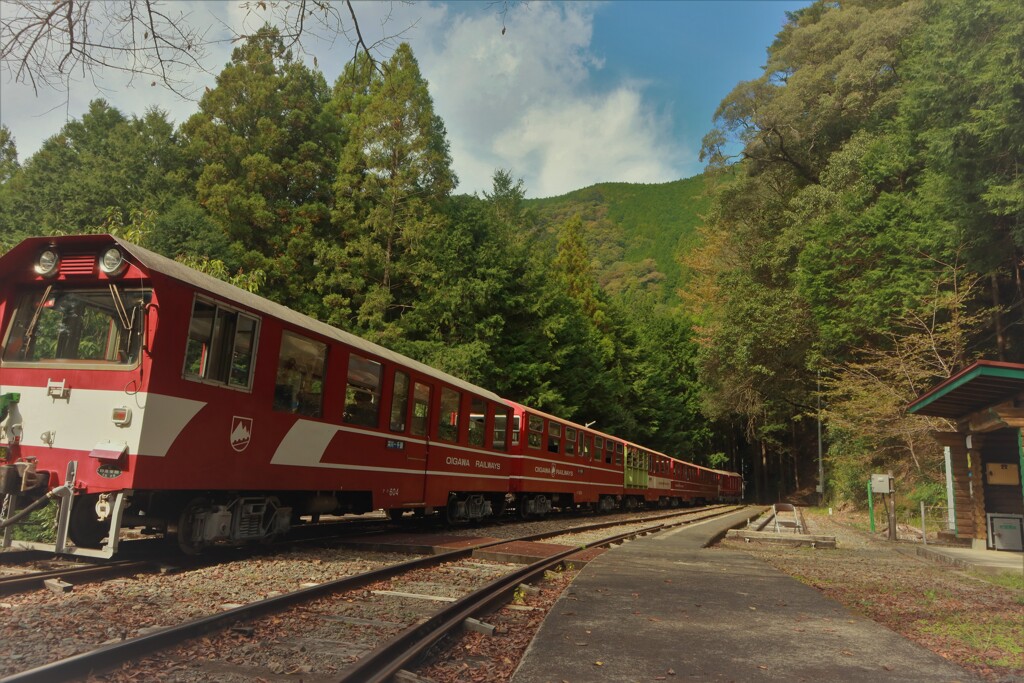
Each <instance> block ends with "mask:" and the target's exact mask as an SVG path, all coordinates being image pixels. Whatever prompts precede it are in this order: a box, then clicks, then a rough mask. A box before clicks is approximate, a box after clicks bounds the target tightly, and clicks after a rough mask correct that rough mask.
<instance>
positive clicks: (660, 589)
mask: <svg viewBox="0 0 1024 683" xmlns="http://www.w3.org/2000/svg"><path fill="white" fill-rule="evenodd" d="M751 510H752V508H751ZM749 515H750V512H747V511H740V512H737V513H735V514H733V515H729V516H727V517H725V518H723V519H722V520H708V521H706V522H701V523H697V524H694V525H691V526H687V527H683V528H680V529H678V530H672V531H666V532H662V533H658V534H653V535H651V536H648V537H645V538H641V539H638V540H634V541H631V542H629V543H626V544H623V545H622V546H618V547H616V548H613V549H611V550H610V551H608V552H607V553H605V554H604V555H601V556H600V557H598V558H596V559H595V560H594V561H592V562H591V563H590V564H588V565H587V566H586V567H585V568H584V569H583V570H582V571H581V572H580V573H579V575H578V576H577V577H576V579H575V581H574V582H573V584H572V586H570V588H569V589H568V590H567V591H566V592H565V593H564V594H563V595H562V597H561V599H559V601H558V602H557V603H556V604H555V605H554V607H553V608H552V610H551V612H550V613H549V615H548V617H547V619H546V620H545V622H544V624H543V625H542V627H541V629H540V631H539V632H538V634H537V636H536V637H535V638H534V640H533V643H532V644H531V645H530V648H529V649H528V650H527V652H526V655H525V657H524V659H523V661H522V663H521V665H520V667H519V669H518V670H517V672H516V674H515V676H514V678H513V683H546V682H548V681H551V682H554V683H560V682H563V681H564V682H567V683H587V682H590V681H607V682H614V683H619V682H629V681H659V680H667V681H692V680H708V681H737V682H742V681H793V682H797V681H808V682H810V681H813V682H819V681H854V682H861V681H862V682H864V683H869V682H870V683H875V682H877V681H919V682H921V683H925V682H928V683H935V682H942V681H968V680H978V679H976V678H974V677H973V676H972V675H971V674H970V673H969V672H967V671H965V670H963V669H961V668H960V667H958V666H956V665H954V664H951V663H949V662H947V661H946V660H944V659H943V658H941V657H939V656H938V655H936V654H934V653H932V652H929V651H928V650H925V649H924V648H922V647H920V646H918V645H917V644H915V643H913V642H911V641H909V640H907V639H905V638H903V637H902V636H900V635H898V634H896V633H894V632H893V631H890V630H889V629H886V628H885V627H883V626H880V625H879V624H877V623H875V622H873V621H871V620H869V619H866V618H864V617H861V616H858V615H855V614H853V613H852V612H850V611H848V610H847V609H846V608H845V607H843V606H842V605H840V604H839V603H837V602H835V601H833V600H830V599H828V598H826V597H824V596H823V595H822V594H821V593H819V592H818V591H816V590H814V589H813V588H810V587H808V586H805V585H803V584H801V583H800V582H798V581H796V580H795V579H792V578H790V577H789V576H787V575H785V574H782V573H781V572H778V571H776V570H775V569H773V568H771V567H769V566H768V565H767V564H765V563H763V562H760V561H759V560H756V559H754V558H753V557H751V556H750V555H748V554H746V553H743V552H738V551H725V550H717V549H716V550H702V547H703V546H704V545H705V544H706V543H707V542H708V541H709V540H710V539H713V538H715V537H717V536H719V535H721V534H722V533H724V531H725V530H726V529H728V528H730V527H732V526H735V525H739V524H743V523H744V522H745V520H746V518H747V516H749ZM821 552H829V551H827V550H823V551H821Z"/></svg>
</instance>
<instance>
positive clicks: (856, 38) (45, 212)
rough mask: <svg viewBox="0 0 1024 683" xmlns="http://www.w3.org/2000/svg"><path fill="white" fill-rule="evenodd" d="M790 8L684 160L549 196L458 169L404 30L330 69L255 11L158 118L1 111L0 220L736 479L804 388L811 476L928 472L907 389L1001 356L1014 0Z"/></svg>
mask: <svg viewBox="0 0 1024 683" xmlns="http://www.w3.org/2000/svg"><path fill="white" fill-rule="evenodd" d="M787 17H788V21H787V23H786V25H785V26H784V28H783V29H782V30H781V31H780V32H779V33H778V35H777V36H776V38H775V41H774V42H773V43H772V45H771V46H769V47H768V50H767V56H766V64H765V66H764V69H763V73H762V74H761V76H760V77H759V78H757V79H755V80H752V81H747V82H743V83H739V84H736V85H735V87H734V88H733V90H732V92H731V93H730V94H729V95H728V96H727V97H726V98H725V99H724V100H723V101H722V103H721V104H720V106H719V108H718V110H717V112H716V114H715V118H714V120H713V121H710V122H709V132H708V133H707V135H706V136H705V138H704V142H703V146H702V152H701V155H702V160H703V161H704V162H705V163H706V164H707V166H706V171H705V172H704V173H703V174H702V175H701V176H698V177H695V178H690V179H684V180H679V181H676V182H672V183H666V184H662V185H631V184H624V183H607V184H601V185H596V186H594V187H590V188H584V189H580V190H577V191H575V192H572V193H570V194H568V195H565V196H562V197H554V198H548V199H527V198H526V195H527V192H528V188H526V187H524V185H523V183H522V181H520V180H519V179H517V177H516V174H515V170H514V169H495V170H494V173H493V177H492V178H491V182H490V186H491V189H490V190H489V191H487V192H483V193H482V196H478V195H459V194H455V193H454V188H455V187H457V185H458V180H457V178H456V177H455V175H454V173H453V170H452V160H451V156H450V151H449V143H448V140H447V133H446V129H445V124H444V121H442V120H441V118H440V117H439V116H438V115H437V114H436V113H435V112H434V107H433V102H432V100H431V96H430V92H429V85H428V83H427V81H426V80H425V79H424V77H423V75H422V74H421V72H420V69H419V66H418V64H417V61H416V58H415V56H414V55H413V53H412V50H411V48H409V46H408V45H404V44H403V45H401V46H399V47H398V48H397V49H396V50H395V52H394V54H393V55H392V56H391V57H390V59H388V60H387V61H384V62H374V61H371V60H370V59H369V58H367V57H366V55H364V54H361V55H358V56H357V57H356V58H354V59H353V60H352V61H351V62H350V63H349V64H347V66H346V67H345V69H344V71H343V73H342V74H341V75H340V76H339V77H338V79H337V81H336V82H334V83H333V84H329V83H328V82H327V81H326V80H325V78H324V76H323V74H322V73H320V72H319V71H318V70H317V69H316V68H315V67H310V66H308V65H306V64H304V63H303V62H302V61H301V60H300V59H298V58H297V57H296V56H295V55H293V54H292V52H291V51H290V50H288V49H287V48H286V47H285V45H286V43H285V40H284V39H283V38H282V36H281V35H280V34H279V33H278V31H277V30H275V29H274V28H272V27H269V26H268V27H265V28H264V29H262V30H260V31H259V32H258V33H256V34H255V35H254V36H252V37H250V38H249V39H248V40H246V41H245V42H244V43H241V44H239V45H238V46H237V47H236V48H235V50H234V52H233V55H232V58H231V60H230V62H229V63H228V64H227V65H226V66H225V67H224V68H223V70H222V71H221V72H220V74H219V75H218V77H217V81H216V86H215V87H213V88H210V89H208V90H207V91H206V92H205V93H204V94H203V95H202V97H201V99H200V101H199V105H198V111H197V112H196V113H195V114H194V115H193V116H191V117H190V118H189V119H188V120H186V121H184V122H183V123H182V124H181V125H179V126H175V125H174V124H173V123H171V122H170V120H169V119H168V117H167V115H166V114H165V113H164V112H162V111H160V110H155V109H154V110H150V111H147V112H145V113H144V114H142V115H141V116H139V115H135V114H126V113H123V112H120V111H118V110H116V109H115V108H113V107H111V106H110V105H108V104H107V103H106V102H104V101H102V100H97V101H94V102H92V103H91V105H90V107H89V110H88V112H87V113H86V114H85V115H83V116H82V117H81V119H76V120H72V121H70V122H69V123H67V124H66V125H65V126H64V127H63V128H62V129H61V130H60V131H58V132H56V133H55V134H54V135H53V136H52V137H50V138H49V139H47V140H46V142H45V143H44V144H43V145H42V147H41V148H40V149H39V150H38V151H37V152H35V153H34V154H32V155H31V156H29V157H28V158H25V159H23V160H22V159H19V157H18V153H17V148H16V140H14V139H13V138H12V137H11V134H10V132H9V131H8V130H7V129H6V128H2V127H0V249H3V250H6V249H8V248H10V246H12V245H13V244H15V243H17V241H19V240H20V239H22V238H23V237H25V236H29V235H40V234H44V235H49V234H72V233H83V232H111V233H113V234H117V235H119V236H122V237H125V238H127V239H129V240H131V241H134V242H137V243H140V244H142V245H143V246H146V247H148V248H150V249H153V250H155V251H157V252H160V253H163V254H165V255H167V256H170V257H172V258H177V259H179V260H182V261H183V262H185V263H188V264H189V265H191V266H193V267H196V268H199V269H201V270H204V271H206V272H209V273H212V274H214V275H217V276H218V277H222V278H225V279H228V280H230V281H232V282H234V283H235V284H237V285H239V286H242V287H244V288H247V289H250V290H253V291H257V292H258V293H259V294H260V295H262V296H265V297H267V298H270V299H273V300H275V301H278V302H280V303H282V304H285V305H287V306H290V307H292V308H294V309H297V310H299V311H302V312H303V313H306V314H309V315H311V316H314V317H316V318H319V319H321V320H323V321H325V322H328V323H330V324H333V325H337V326H339V327H342V328H344V329H346V330H349V331H351V332H354V333H356V334H359V335H361V336H363V337H365V338H367V339H370V340H372V341H375V342H378V343H380V344H383V345H385V346H387V347H389V348H393V349H395V350H397V351H399V352H401V353H404V354H407V355H409V356H412V357H414V358H416V359H419V360H421V361H424V362H426V363H428V364H430V365H433V366H435V367H438V368H440V369H443V370H445V371H447V372H450V373H452V374H455V375H458V376H460V377H463V378H465V379H467V380H469V381H471V382H474V383H477V384H480V385H482V386H485V387H487V388H489V389H492V390H494V391H496V392H497V393H499V394H501V395H503V396H507V397H509V398H511V399H514V400H517V401H521V402H524V403H527V404H529V405H532V406H535V407H538V408H541V409H543V410H547V411H549V412H552V413H556V414H559V415H564V416H565V417H567V418H570V419H574V420H576V421H578V422H583V423H590V422H594V423H595V427H596V428H598V429H601V430H603V431H607V432H612V433H615V434H618V435H620V436H623V437H625V438H628V439H631V440H634V441H637V442H640V443H644V444H647V445H649V446H650V447H652V448H655V449H658V450H660V451H664V452H666V453H670V454H673V455H681V456H682V457H685V458H687V459H690V460H693V461H695V462H699V463H703V464H708V465H711V466H715V467H722V468H726V469H733V470H740V471H742V472H743V473H744V475H745V477H746V479H747V490H748V495H749V497H750V498H751V499H757V500H761V501H774V500H778V499H781V498H784V497H786V496H788V495H792V494H794V493H795V492H803V493H806V492H808V491H813V490H814V486H815V485H816V484H817V457H818V428H817V427H818V420H819V418H820V420H821V423H822V425H823V447H824V453H825V475H826V476H825V495H826V497H827V499H828V500H829V501H830V502H833V503H835V504H843V503H853V504H859V503H861V502H862V501H863V498H864V496H865V495H866V494H865V487H864V483H865V481H866V480H867V477H868V475H869V474H870V473H871V472H877V471H892V472H894V473H895V474H896V476H897V477H898V479H899V480H900V481H901V485H900V488H901V489H902V490H903V491H904V492H905V497H906V498H907V499H908V501H909V502H912V503H913V504H915V505H916V502H917V501H918V500H924V501H926V502H929V503H932V502H939V501H940V500H941V499H942V495H943V490H944V486H943V485H942V482H943V473H942V469H941V468H942V462H941V452H940V451H939V449H938V446H937V445H936V444H935V443H934V442H933V440H932V439H931V438H930V436H929V431H930V430H934V429H945V428H948V426H947V425H942V424H941V423H940V422H937V421H934V420H928V419H924V418H919V417H908V416H907V415H906V412H905V407H906V405H907V403H908V402H910V401H911V400H912V399H913V398H914V397H915V396H916V395H918V394H919V393H920V392H922V391H924V390H926V389H927V388H928V387H930V386H931V385H932V384H934V383H936V382H938V381H940V380H942V379H944V378H946V377H949V376H950V375H952V374H953V373H955V372H956V371H957V370H959V369H961V368H963V367H964V366H965V365H967V364H969V363H970V362H972V361H973V360H975V359H978V358H988V359H994V360H1007V361H1022V360H1024V353H1022V344H1024V333H1022V330H1021V321H1022V313H1024V281H1022V275H1021V270H1020V264H1021V255H1020V254H1019V253H1018V250H1020V249H1022V248H1024V226H1022V223H1021V218H1022V216H1024V175H1022V161H1024V160H1022V154H1021V153H1022V149H1024V116H1022V115H1021V112H1024V5H1022V4H1021V3H1019V2H1016V1H1014V0H907V1H904V2H897V1H895V0H842V1H838V2H836V1H830V2H824V1H819V2H816V3H814V4H812V5H810V6H809V7H807V8H805V9H803V10H800V11H797V12H793V13H791V14H789V15H787ZM906 494H909V495H906Z"/></svg>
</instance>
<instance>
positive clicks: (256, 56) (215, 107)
mask: <svg viewBox="0 0 1024 683" xmlns="http://www.w3.org/2000/svg"><path fill="white" fill-rule="evenodd" d="M329 98H330V89H329V88H328V86H327V83H326V82H325V81H324V78H323V75H322V74H321V73H320V72H319V71H314V70H311V69H309V68H307V67H306V66H304V65H303V64H302V63H301V62H298V61H296V60H295V59H293V57H292V53H291V51H289V50H287V49H285V46H284V42H283V40H282V39H281V36H280V34H279V32H278V31H277V29H275V28H271V27H269V26H265V27H263V28H262V29H260V30H259V31H257V32H256V34H254V35H253V36H252V37H251V38H249V39H248V40H247V41H246V42H245V43H244V44H243V45H241V46H239V47H237V48H235V50H234V51H233V52H232V54H231V61H230V62H229V63H228V64H227V65H226V66H225V67H224V70H223V71H221V72H220V74H219V75H218V76H217V85H216V87H215V88H213V89H212V90H208V91H207V92H206V93H205V94H204V95H203V97H202V99H201V100H200V102H199V112H198V113H196V114H195V115H193V116H192V117H191V118H190V119H189V120H188V121H187V122H185V124H184V125H183V126H182V132H183V134H184V136H185V139H186V143H187V145H186V152H187V154H188V156H189V158H190V159H191V161H192V162H193V164H194V168H195V173H196V195H197V198H198V201H199V203H200V204H201V205H202V206H203V207H204V208H205V209H206V210H207V211H208V212H209V213H210V215H211V216H213V218H214V219H215V220H216V221H217V222H218V223H219V224H220V226H221V228H222V229H223V230H224V232H225V234H226V235H227V237H228V239H229V240H230V241H231V242H232V243H233V245H234V249H235V262H234V263H232V264H231V265H232V267H237V266H242V267H243V268H245V269H254V268H259V269H261V270H263V271H264V272H266V273H267V274H268V280H267V282H266V285H265V287H264V289H263V290H262V293H263V294H264V295H266V296H269V297H271V298H274V299H276V300H278V301H282V302H285V303H287V304H288V305H290V306H292V307H293V308H297V309H299V310H302V311H305V312H315V310H316V309H317V307H318V304H319V301H318V300H317V297H315V295H314V293H313V292H311V291H310V288H309V287H308V284H309V282H311V281H312V280H313V278H314V276H315V273H316V266H315V263H314V260H313V259H312V258H311V254H312V253H313V251H314V245H315V243H316V240H317V239H318V238H319V237H322V236H324V235H326V233H327V229H328V227H329V216H330V209H329V204H330V200H331V192H330V187H331V183H332V180H333V177H334V165H333V163H332V161H331V160H332V158H333V154H334V149H333V148H332V147H333V143H334V141H335V139H336V136H337V131H336V127H337V121H336V119H334V118H332V117H328V116H325V115H324V106H325V104H326V103H327V101H328V100H329Z"/></svg>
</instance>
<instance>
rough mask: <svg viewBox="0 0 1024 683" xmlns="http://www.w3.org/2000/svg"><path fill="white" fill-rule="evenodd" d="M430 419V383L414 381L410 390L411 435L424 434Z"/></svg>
mask: <svg viewBox="0 0 1024 683" xmlns="http://www.w3.org/2000/svg"><path fill="white" fill-rule="evenodd" d="M429 420H430V385H429V384H420V383H419V382H416V383H415V384H414V385H413V390H412V425H411V428H410V430H409V431H410V433H411V434H412V435H413V436H426V435H427V425H428V424H429Z"/></svg>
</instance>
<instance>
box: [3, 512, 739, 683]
mask: <svg viewBox="0 0 1024 683" xmlns="http://www.w3.org/2000/svg"><path fill="white" fill-rule="evenodd" d="M735 509H736V508H735V507H731V506H730V507H727V508H726V509H718V510H715V511H713V512H711V513H710V514H705V515H700V516H697V518H696V519H692V520H680V521H679V522H677V523H676V524H656V525H653V526H648V527H643V528H641V529H637V530H634V531H631V532H628V533H626V534H618V535H616V536H613V537H610V538H606V539H601V540H600V541H595V542H593V543H590V544H587V545H586V546H584V547H594V546H601V545H608V544H611V543H615V542H616V541H618V540H621V539H622V538H627V537H632V536H637V535H640V534H647V533H651V532H652V531H657V530H659V529H662V528H667V527H670V526H679V525H682V524H686V523H689V522H691V521H701V520H704V519H708V518H711V517H716V516H720V515H722V514H726V513H728V512H731V511H733V510H735ZM698 512H700V510H689V511H686V512H682V511H680V512H677V513H675V514H673V515H667V517H678V516H681V515H689V516H690V517H693V516H695V515H694V513H698ZM645 521H649V520H641V522H645ZM628 523H629V522H628V521H627V522H623V521H619V522H601V523H597V524H589V525H582V526H577V527H572V528H569V529H562V530H558V531H548V532H545V533H541V534H533V535H531V536H525V537H522V538H518V539H501V540H497V541H487V542H485V543H478V544H474V545H471V546H467V547H465V548H459V549H457V550H451V551H448V552H444V553H440V554H437V555H429V556H426V557H422V558H418V559H415V560H409V561H407V562H402V563H399V564H396V565H392V566H389V567H382V568H380V569H375V570H371V571H368V572H364V573H362V574H356V575H354V576H348V577H344V578H341V579H337V580H335V581H329V582H326V583H322V584H318V585H316V586H310V587H308V588H303V589H300V590H298V591H294V592H291V593H285V594H282V595H277V596H274V597H270V598H266V599H264V600H259V601H256V602H252V603H249V604H247V605H242V606H240V607H236V608H234V609H230V610H225V611H223V612H219V613H216V614H211V615H208V616H205V617H202V618H200V619H196V620H194V621H190V622H187V623H184V624H179V625H177V626H169V627H167V628H165V629H162V630H159V631H154V632H152V633H148V634H146V635H142V636H138V637H135V638H131V639H128V640H125V641H122V642H119V643H114V644H111V645H106V646H103V647H100V648H98V649H96V650H92V651H90V652H84V653H82V654H78V655H74V656H72V657H68V658H66V659H61V660H58V661H55V662H51V663H49V664H44V665H42V666H39V667H36V668H34V669H30V670H28V671H24V672H21V673H17V674H13V675H11V676H7V677H5V678H3V679H0V683H29V682H32V683H36V682H38V683H54V682H56V681H65V680H72V679H80V678H82V677H83V676H84V675H85V674H87V673H90V672H99V671H104V670H109V669H111V668H113V667H115V666H117V665H119V664H122V663H124V662H126V661H130V660H132V659H138V658H141V657H143V656H145V655H148V654H150V653H152V652H155V651H158V650H161V649H166V648H168V647H171V646H173V645H176V644H178V643H180V642H182V641H185V640H188V639H190V638H195V637H198V636H201V635H204V634H206V633H209V632H211V631H215V630H218V629H222V628H226V627H228V626H230V625H232V624H234V623H236V622H239V621H244V620H250V619H253V618H256V617H259V616H262V615H265V614H269V613H272V612H276V611H279V610H282V609H285V608H287V607H291V606H293V605H297V604H302V603H304V602H307V601H309V600H312V599H314V598H319V597H322V596H325V595H329V594H332V593H337V592H343V591H349V590H354V589H357V588H360V587H362V586H366V585H368V584H371V583H374V582H377V581H382V580H385V579H389V578H392V577H394V576H397V575H400V574H403V573H405V572H408V571H412V570H414V569H422V568H425V567H431V566H436V565H439V564H442V563H445V562H450V561H453V560H458V559H462V558H465V557H468V556H470V555H472V553H473V552H474V551H476V550H480V549H482V548H488V547H492V546H497V545H502V544H505V543H509V542H512V541H517V540H520V541H533V540H539V539H542V538H552V537H556V536H562V535H566V534H572V533H579V532H583V531H589V530H593V529H595V528H597V529H599V528H605V527H608V526H621V525H623V524H628ZM580 549H581V548H580V547H574V548H570V549H568V550H566V551H564V552H562V553H558V554H557V555H554V556H552V557H550V558H547V559H545V560H541V561H540V562H537V563H534V564H532V565H529V566H528V567H527V568H526V570H520V571H517V572H514V573H513V574H512V575H511V576H515V577H518V578H516V579H508V581H507V582H503V580H502V579H498V580H496V581H494V582H491V584H488V586H490V587H491V590H490V591H489V592H488V594H487V595H486V596H481V597H479V598H478V600H476V601H474V602H473V604H472V605H470V604H469V603H468V602H467V601H469V600H470V599H471V598H473V595H478V594H479V592H478V593H476V594H473V595H470V596H468V597H467V598H464V599H462V600H459V601H457V602H455V603H453V605H452V607H450V608H449V609H446V610H444V612H443V613H449V612H451V611H452V610H453V609H455V608H456V607H457V606H459V605H462V606H463V609H472V610H473V611H476V612H479V611H481V610H482V609H484V608H486V606H488V605H490V604H492V603H493V602H495V601H498V600H500V599H501V598H502V597H503V595H504V594H505V593H506V592H507V591H509V590H514V588H515V586H517V585H518V584H519V583H521V582H522V581H524V580H527V579H528V578H529V577H531V576H533V575H535V574H538V573H541V572H543V571H544V569H545V568H547V567H550V566H554V565H555V564H557V563H559V562H561V560H562V559H564V558H565V557H568V556H569V555H572V554H573V553H576V552H579V550H580ZM527 570H529V571H527ZM524 576H525V577H527V578H525V579H524V578H523V577H524ZM504 578H506V579H507V577H504ZM486 588H487V587H485V589H486ZM463 620H464V618H462V619H458V618H456V616H451V615H449V616H448V617H446V618H439V616H435V617H432V618H431V619H429V620H428V621H427V622H426V624H434V625H435V630H434V631H432V633H434V632H436V633H440V635H437V636H436V637H435V636H433V635H432V633H431V634H428V635H427V636H420V637H419V640H421V641H424V642H425V639H429V643H428V644H427V645H424V646H423V648H418V649H417V653H418V652H421V651H422V649H424V648H425V647H428V646H429V644H432V643H434V642H436V640H437V639H439V638H440V637H442V636H443V635H444V633H447V630H451V629H452V628H454V627H455V626H458V625H459V624H461V623H462V621H463ZM424 625H425V624H424ZM424 625H417V626H416V627H414V628H412V629H408V630H407V632H403V634H400V635H399V638H402V637H403V636H404V637H405V638H407V639H409V638H413V637H414V634H418V633H420V630H421V629H422V628H423V627H424ZM441 628H447V630H446V631H444V632H441V631H440V630H439V629H441ZM406 633H409V635H406ZM404 642H405V641H404V640H403V643H404ZM390 643H391V641H389V642H388V643H385V645H384V646H381V648H379V649H383V648H384V647H387V646H388V645H389V644H390ZM404 646H405V645H403V647H404ZM392 647H398V646H397V645H393V646H392ZM409 647H413V646H412V645H410V646H409ZM388 652H389V653H391V652H392V650H390V649H389V650H388ZM383 656H384V655H376V651H375V652H374V653H371V654H370V655H368V657H374V659H377V658H379V657H383ZM402 659H403V662H404V661H408V659H407V658H405V657H403V658H402ZM372 661H374V660H371V662H372ZM380 661H381V660H380V659H377V664H371V663H369V662H368V663H367V664H365V665H361V666H363V667H371V666H374V667H380V666H381V664H380ZM361 662H362V660H360V662H359V663H357V664H361ZM368 673H369V672H368ZM344 675H345V676H346V678H345V679H344V680H348V681H353V682H354V681H361V680H364V679H362V678H359V677H348V676H349V673H348V671H346V672H344ZM374 675H376V674H374ZM373 680H383V679H373Z"/></svg>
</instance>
